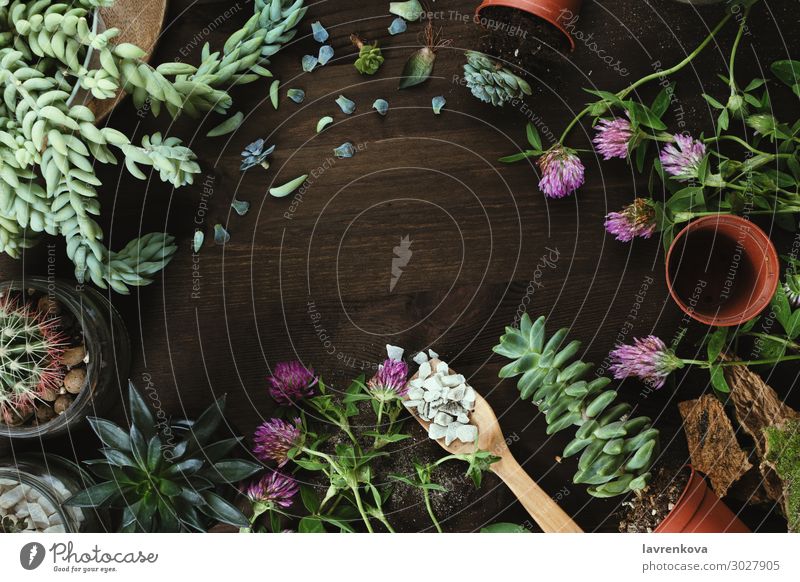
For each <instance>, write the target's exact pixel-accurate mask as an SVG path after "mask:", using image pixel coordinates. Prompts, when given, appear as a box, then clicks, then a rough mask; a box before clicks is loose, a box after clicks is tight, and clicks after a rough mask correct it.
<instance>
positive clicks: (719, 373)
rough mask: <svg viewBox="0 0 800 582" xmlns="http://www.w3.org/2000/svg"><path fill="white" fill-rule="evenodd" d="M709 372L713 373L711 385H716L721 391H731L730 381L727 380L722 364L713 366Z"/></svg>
mask: <svg viewBox="0 0 800 582" xmlns="http://www.w3.org/2000/svg"><path fill="white" fill-rule="evenodd" d="M709 373H710V374H711V385H712V386H714V388H715V389H716V390H718V391H719V392H724V393H728V392H730V391H731V389H730V387H729V386H728V382H727V381H726V380H725V373H724V371H723V368H722V366H713V367H712V368H711V369H710V370H709Z"/></svg>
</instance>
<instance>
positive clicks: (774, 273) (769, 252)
mask: <svg viewBox="0 0 800 582" xmlns="http://www.w3.org/2000/svg"><path fill="white" fill-rule="evenodd" d="M711 223H713V224H715V225H717V226H718V225H720V224H730V225H735V226H738V227H740V228H741V227H745V231H746V233H747V238H749V239H750V240H751V241H753V242H754V243H755V244H756V245H757V246H758V247H759V248H760V249H761V250H762V251H763V252H764V254H765V255H766V257H767V259H768V261H769V264H768V265H767V273H766V274H765V275H763V276H762V277H760V279H765V280H766V282H765V285H766V287H767V290H768V291H769V292H768V293H766V292H762V293H761V296H760V297H757V298H755V299H754V300H753V301H752V302H751V303H750V304H749V305H748V306H747V308H746V309H744V310H743V311H742V312H741V313H739V314H737V315H730V316H717V317H709V316H705V315H702V314H699V313H697V311H695V310H694V309H693V308H692V307H691V306H689V305H687V304H686V303H685V302H683V301H682V300H681V299H680V298H679V297H678V295H677V293H676V292H675V290H674V288H673V286H672V278H671V277H670V272H669V266H670V260H671V258H672V252H673V251H674V250H675V246H676V243H677V242H678V241H679V240H680V239H681V238H682V237H684V236H685V235H686V234H687V233H688V232H690V231H693V230H696V229H697V228H700V227H702V226H704V225H706V224H711ZM664 262H665V274H666V281H667V289H668V290H669V294H670V296H671V297H672V300H673V301H674V302H675V303H676V304H677V305H678V307H679V308H680V310H681V311H683V312H684V313H685V314H686V315H688V316H689V317H691V318H692V319H694V320H696V321H699V322H700V323H704V324H706V325H712V326H717V327H733V326H736V325H741V324H743V323H745V322H747V321H750V320H751V319H753V318H754V317H756V316H757V315H758V314H759V313H761V312H762V311H763V310H764V309H766V307H767V306H768V305H769V303H770V301H771V300H772V296H773V295H774V294H775V290H776V289H777V288H778V283H779V281H780V264H779V262H778V253H777V251H776V250H775V245H773V244H772V241H771V240H770V238H769V236H767V233H765V232H764V231H763V230H762V229H761V228H760V227H759V226H758V225H756V224H753V223H752V222H751V221H750V220H747V219H746V218H742V217H741V216H736V215H734V214H715V215H712V216H703V217H701V218H698V219H696V220H693V221H692V222H690V223H689V224H687V225H686V226H685V227H683V229H682V230H681V231H680V232H679V233H678V234H677V235H676V236H675V238H674V240H673V241H672V244H670V246H669V250H668V251H667V257H666V260H665V261H664Z"/></svg>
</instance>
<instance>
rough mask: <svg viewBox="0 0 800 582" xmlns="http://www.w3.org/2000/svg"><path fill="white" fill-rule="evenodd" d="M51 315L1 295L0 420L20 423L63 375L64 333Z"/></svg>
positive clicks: (55, 385)
mask: <svg viewBox="0 0 800 582" xmlns="http://www.w3.org/2000/svg"><path fill="white" fill-rule="evenodd" d="M57 325H58V320H57V319H54V318H47V317H46V316H44V315H42V314H41V313H39V312H37V311H32V310H31V309H29V308H28V307H27V306H24V305H21V304H20V303H19V302H18V301H17V300H15V299H12V298H11V297H9V296H8V295H4V296H2V297H0V422H3V423H5V424H17V423H19V422H21V421H23V420H24V419H25V418H26V417H27V416H29V415H30V414H31V412H32V411H33V406H34V403H35V402H36V400H37V398H40V397H41V396H42V395H43V393H44V392H45V391H46V390H51V389H56V388H57V387H58V385H59V383H60V381H61V379H62V378H63V371H62V370H61V367H60V365H59V357H60V356H61V353H62V351H63V347H64V336H63V335H62V334H61V332H60V331H59V330H58V328H57Z"/></svg>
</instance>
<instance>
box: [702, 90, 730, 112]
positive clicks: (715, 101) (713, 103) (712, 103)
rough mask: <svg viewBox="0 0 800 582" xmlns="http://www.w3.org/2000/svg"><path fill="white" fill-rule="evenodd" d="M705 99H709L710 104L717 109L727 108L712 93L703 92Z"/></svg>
mask: <svg viewBox="0 0 800 582" xmlns="http://www.w3.org/2000/svg"><path fill="white" fill-rule="evenodd" d="M703 99H705V100H706V101H708V103H709V105H711V106H712V107H714V108H716V109H725V106H724V105H723V104H722V103H720V102H719V101H717V100H716V99H714V98H713V97H712V96H711V95H706V94H705V93H703Z"/></svg>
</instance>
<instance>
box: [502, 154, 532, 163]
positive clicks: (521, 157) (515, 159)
mask: <svg viewBox="0 0 800 582" xmlns="http://www.w3.org/2000/svg"><path fill="white" fill-rule="evenodd" d="M529 157H530V152H520V153H518V154H511V155H510V156H503V157H502V158H500V159H499V160H498V161H499V162H502V163H504V164H513V163H514V162H519V161H521V160H524V159H526V158H529Z"/></svg>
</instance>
